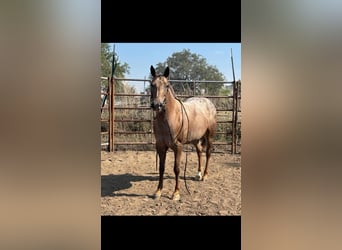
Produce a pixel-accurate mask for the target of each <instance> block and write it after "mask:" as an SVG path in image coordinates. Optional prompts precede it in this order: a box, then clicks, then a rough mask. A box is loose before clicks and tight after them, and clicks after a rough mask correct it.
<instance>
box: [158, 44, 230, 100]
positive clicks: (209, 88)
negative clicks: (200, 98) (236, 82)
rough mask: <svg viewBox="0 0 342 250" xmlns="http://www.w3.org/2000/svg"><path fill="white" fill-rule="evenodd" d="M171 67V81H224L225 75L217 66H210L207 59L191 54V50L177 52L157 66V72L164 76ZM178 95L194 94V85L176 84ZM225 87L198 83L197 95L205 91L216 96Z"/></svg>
mask: <svg viewBox="0 0 342 250" xmlns="http://www.w3.org/2000/svg"><path fill="white" fill-rule="evenodd" d="M166 66H169V67H170V80H187V81H189V80H190V81H204V80H206V81H224V80H225V79H224V75H223V74H222V73H221V72H219V70H218V69H217V68H216V66H213V65H208V63H207V61H206V59H205V58H204V57H203V56H201V55H198V54H194V53H191V52H190V50H189V49H184V50H183V51H181V52H175V53H173V54H172V55H171V56H170V57H168V58H167V59H166V61H165V62H162V63H158V64H157V65H156V67H155V68H156V72H158V73H160V74H162V73H163V72H164V70H165V68H166ZM172 86H173V88H174V90H175V91H176V93H177V92H178V93H180V92H182V93H184V92H185V93H187V94H193V90H194V83H185V82H184V83H182V82H176V83H173V84H172ZM222 87H223V83H196V87H195V89H196V94H199V93H201V92H202V91H203V90H204V91H205V93H206V94H210V95H216V94H218V93H219V92H220V89H221V88H222Z"/></svg>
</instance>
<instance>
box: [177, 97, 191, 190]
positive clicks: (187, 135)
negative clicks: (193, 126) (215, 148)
mask: <svg viewBox="0 0 342 250" xmlns="http://www.w3.org/2000/svg"><path fill="white" fill-rule="evenodd" d="M175 98H176V100H177V101H178V102H179V103H180V104H181V106H182V127H181V129H182V128H183V109H184V111H185V115H186V118H187V120H188V131H187V134H186V141H187V142H188V141H189V116H188V113H187V112H186V109H185V107H184V104H183V102H182V101H181V100H180V99H178V98H177V97H176V96H175ZM187 165H188V151H185V166H184V184H185V188H186V191H188V194H190V195H191V193H190V191H189V188H188V185H187V183H186V176H185V173H186V166H187Z"/></svg>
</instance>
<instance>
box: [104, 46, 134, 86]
mask: <svg viewBox="0 0 342 250" xmlns="http://www.w3.org/2000/svg"><path fill="white" fill-rule="evenodd" d="M112 61H113V48H112V46H110V45H109V44H108V43H101V72H102V76H104V77H110V76H111V75H112ZM114 63H115V64H116V68H115V72H114V76H116V77H119V78H124V77H125V74H128V73H129V65H128V64H127V63H121V62H120V61H119V58H118V56H117V54H116V53H115V57H114ZM115 89H116V91H118V92H122V91H123V90H124V86H123V84H122V82H121V81H116V82H115Z"/></svg>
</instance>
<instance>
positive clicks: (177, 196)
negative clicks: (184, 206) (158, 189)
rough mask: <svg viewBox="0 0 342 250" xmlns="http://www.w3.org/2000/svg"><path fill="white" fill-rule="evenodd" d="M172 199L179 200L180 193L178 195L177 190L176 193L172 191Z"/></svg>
mask: <svg viewBox="0 0 342 250" xmlns="http://www.w3.org/2000/svg"><path fill="white" fill-rule="evenodd" d="M172 200H174V201H179V200H180V195H179V193H178V192H177V193H173V195H172Z"/></svg>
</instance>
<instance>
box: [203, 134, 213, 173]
mask: <svg viewBox="0 0 342 250" xmlns="http://www.w3.org/2000/svg"><path fill="white" fill-rule="evenodd" d="M206 138H207V139H206V140H207V148H206V162H205V169H204V173H203V178H202V179H203V180H205V179H206V178H207V177H208V166H209V160H210V156H211V148H212V145H213V132H209V133H208V134H207V137H206Z"/></svg>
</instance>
